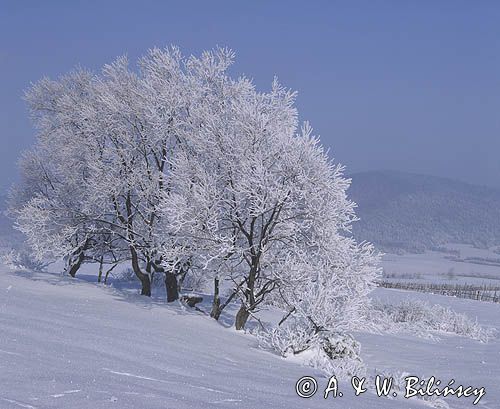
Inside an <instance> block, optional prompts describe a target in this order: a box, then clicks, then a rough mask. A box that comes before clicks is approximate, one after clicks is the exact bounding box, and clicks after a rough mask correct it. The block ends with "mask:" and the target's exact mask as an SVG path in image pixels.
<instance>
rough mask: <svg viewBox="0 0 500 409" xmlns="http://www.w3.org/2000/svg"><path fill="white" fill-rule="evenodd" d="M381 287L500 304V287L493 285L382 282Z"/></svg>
mask: <svg viewBox="0 0 500 409" xmlns="http://www.w3.org/2000/svg"><path fill="white" fill-rule="evenodd" d="M378 286H379V287H384V288H395V289H398V290H411V291H418V292H423V293H432V294H440V295H448V296H451V297H458V298H467V299H470V300H477V301H489V302H495V303H499V302H500V287H499V286H493V285H471V284H437V283H402V282H390V281H381V282H379V283H378Z"/></svg>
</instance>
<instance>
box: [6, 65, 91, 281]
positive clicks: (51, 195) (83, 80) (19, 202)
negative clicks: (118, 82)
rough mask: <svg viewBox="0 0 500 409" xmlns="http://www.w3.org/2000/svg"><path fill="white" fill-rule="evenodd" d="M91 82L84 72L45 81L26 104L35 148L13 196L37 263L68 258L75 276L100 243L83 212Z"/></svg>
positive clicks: (27, 156)
mask: <svg viewBox="0 0 500 409" xmlns="http://www.w3.org/2000/svg"><path fill="white" fill-rule="evenodd" d="M92 82H93V78H92V75H91V74H90V73H88V72H87V71H84V70H77V71H74V72H72V73H70V74H68V75H66V76H64V77H62V78H61V79H60V81H51V80H49V79H43V80H41V81H40V82H39V83H38V84H36V85H34V86H33V88H32V89H31V90H30V91H29V92H27V94H26V100H27V102H28V104H29V107H30V112H31V114H32V118H33V121H34V123H35V125H36V127H37V130H38V134H37V144H36V145H35V147H34V148H33V149H32V150H30V151H29V152H27V153H25V154H24V155H23V157H22V158H21V162H20V164H21V174H22V183H20V184H19V185H18V186H17V187H16V188H15V189H14V190H13V192H12V195H11V208H12V209H13V210H12V212H13V214H14V216H15V217H16V220H17V227H18V228H19V229H20V230H21V231H22V232H23V233H24V234H25V235H26V237H27V241H28V244H29V245H30V247H31V248H32V249H33V252H34V256H35V257H36V258H37V259H40V260H43V259H45V258H60V257H62V258H64V259H65V260H66V270H67V272H68V273H69V274H70V275H72V276H74V275H75V274H76V272H77V271H78V269H79V267H80V266H81V264H82V263H83V261H84V259H85V257H86V253H87V252H89V251H90V250H91V248H93V247H95V246H96V245H97V243H98V242H99V241H100V238H99V233H98V231H99V226H98V225H97V224H96V223H95V221H94V220H91V219H90V218H89V217H87V215H86V214H85V212H84V201H85V198H86V197H87V195H88V190H87V185H86V181H87V180H88V177H89V166H88V164H89V163H88V150H87V149H86V143H85V138H86V135H85V134H84V132H83V131H82V129H81V125H80V124H81V122H82V112H83V111H84V109H85V107H86V106H87V104H88V103H89V101H90V100H91V99H92V85H91V84H92Z"/></svg>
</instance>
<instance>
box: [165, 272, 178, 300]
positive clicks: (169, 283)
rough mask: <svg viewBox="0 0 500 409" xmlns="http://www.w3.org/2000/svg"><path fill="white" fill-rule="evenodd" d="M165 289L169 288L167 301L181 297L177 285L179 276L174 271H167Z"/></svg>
mask: <svg viewBox="0 0 500 409" xmlns="http://www.w3.org/2000/svg"><path fill="white" fill-rule="evenodd" d="M165 289H166V290H167V302H173V301H175V300H178V299H179V289H178V287H177V277H176V276H175V274H173V273H168V272H165Z"/></svg>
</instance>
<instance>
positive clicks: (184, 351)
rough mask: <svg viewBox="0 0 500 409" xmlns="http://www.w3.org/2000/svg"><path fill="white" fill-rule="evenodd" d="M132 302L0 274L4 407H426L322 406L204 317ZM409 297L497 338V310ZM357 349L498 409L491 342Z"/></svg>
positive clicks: (264, 356) (400, 295)
mask: <svg viewBox="0 0 500 409" xmlns="http://www.w3.org/2000/svg"><path fill="white" fill-rule="evenodd" d="M136 294H137V293H136V290H135V291H134V294H132V293H131V292H127V291H125V290H118V289H114V288H112V287H103V286H98V285H96V284H92V283H89V282H85V281H83V280H78V279H76V280H75V279H70V278H66V277H61V276H60V275H56V274H48V273H27V272H14V271H11V270H8V269H6V268H5V267H3V266H2V267H0V357H1V361H0V368H1V370H0V385H1V390H0V407H1V408H3V409H15V408H17V409H18V408H30V409H42V408H72V409H80V408H92V409H101V408H124V409H126V408H134V409H142V408H144V409H154V408H158V409H159V408H161V409H183V408H186V409H202V408H203V409H210V408H213V409H221V408H248V409H259V408H269V409H273V408H328V407H343V408H359V409H363V408H368V407H370V408H378V409H382V408H383V409H391V408H394V409H400V408H403V407H404V408H425V407H430V406H427V405H428V404H429V403H427V404H426V405H424V403H423V402H422V401H421V400H420V399H414V398H412V399H409V400H406V399H403V398H397V399H388V398H383V397H380V398H379V397H377V396H376V395H375V394H374V393H373V392H370V391H368V392H367V393H364V394H362V395H361V396H358V397H355V396H354V393H353V390H352V388H351V386H350V385H349V384H348V383H346V382H342V383H341V384H340V389H341V391H344V396H343V397H337V398H335V399H336V400H334V399H333V398H331V397H330V400H329V401H325V400H324V399H323V398H322V396H321V395H322V391H321V389H324V388H325V387H326V379H325V378H324V377H322V375H321V374H320V373H319V372H318V371H316V370H314V369H311V368H309V367H302V366H300V365H299V364H295V363H292V362H288V361H287V360H284V359H282V358H280V357H278V356H276V355H274V354H271V353H269V352H266V351H263V350H261V349H259V348H258V346H257V343H256V341H255V338H254V337H252V336H251V335H248V334H243V333H239V332H236V331H234V328H224V326H221V324H218V323H216V322H215V321H214V320H212V319H209V318H208V317H206V316H204V315H203V314H201V313H197V312H192V311H191V310H186V309H184V308H183V307H181V306H180V305H166V304H164V303H163V302H162V301H161V300H159V299H158V298H153V299H149V298H147V297H142V296H139V295H136ZM408 294H410V293H406V292H402V291H391V290H383V289H379V290H377V291H376V292H375V297H376V298H378V299H382V300H384V301H385V302H388V301H389V302H391V300H392V302H395V301H397V300H398V299H406V298H407V297H408ZM412 297H416V298H422V299H427V300H430V301H431V302H439V303H441V304H445V305H450V306H452V307H453V308H456V309H457V310H459V311H462V312H466V313H467V314H468V315H469V316H470V317H472V318H475V317H476V316H477V317H478V319H479V320H480V322H481V323H483V324H487V325H492V326H495V327H496V328H500V318H499V317H500V305H496V304H489V303H481V302H474V301H469V300H458V299H453V298H449V297H440V296H433V295H429V294H414V295H412ZM356 337H358V338H359V339H360V340H361V342H362V357H363V359H364V360H365V362H366V363H367V364H368V367H369V371H371V372H373V373H375V372H376V373H379V374H380V373H390V374H392V373H398V372H399V373H402V372H407V373H411V374H418V375H421V376H424V375H425V376H430V375H435V376H438V377H440V379H443V380H446V382H448V380H449V379H451V378H454V379H455V380H456V381H457V382H459V383H463V384H467V385H469V384H471V385H474V386H478V387H479V386H484V387H485V388H486V395H485V397H484V398H483V399H482V400H481V402H480V404H479V406H478V407H481V408H484V409H486V408H488V409H494V408H498V405H497V403H498V402H499V401H500V395H499V393H498V388H497V387H496V384H497V383H498V380H500V368H499V367H498V365H497V362H498V358H499V356H500V342H499V340H498V339H494V340H492V341H490V342H489V343H486V344H484V343H480V342H478V341H475V340H472V339H468V338H465V337H460V336H452V335H442V334H439V336H438V337H437V338H436V339H429V338H419V337H415V336H412V335H408V334H406V335H405V334H392V335H389V334H379V335H377V334H371V333H368V332H360V333H358V334H356ZM387 345H390V349H388V348H387ZM463 351H467V354H464V353H463ZM305 375H312V376H315V377H316V378H317V380H318V384H319V385H320V390H319V392H318V393H317V394H316V395H315V396H314V397H313V398H310V399H302V398H299V397H298V396H297V395H296V393H295V383H296V382H297V380H298V379H299V378H301V377H302V376H305ZM332 400H333V402H332ZM446 402H448V404H449V407H450V408H471V407H473V406H472V398H464V397H462V398H460V399H457V398H455V397H449V398H448V399H446ZM339 404H341V406H338V405H339ZM435 404H438V402H436V403H435ZM332 405H333V406H332ZM441 405H443V404H441ZM433 407H440V408H446V407H448V406H433Z"/></svg>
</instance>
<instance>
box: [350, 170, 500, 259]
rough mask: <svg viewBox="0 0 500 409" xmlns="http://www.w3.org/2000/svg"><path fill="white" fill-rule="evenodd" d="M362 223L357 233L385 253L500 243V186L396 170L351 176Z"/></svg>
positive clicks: (352, 195) (355, 229)
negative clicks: (447, 244)
mask: <svg viewBox="0 0 500 409" xmlns="http://www.w3.org/2000/svg"><path fill="white" fill-rule="evenodd" d="M350 177H351V178H352V185H351V188H350V189H349V193H350V197H351V199H352V200H354V201H355V202H356V203H357V204H358V209H357V214H358V216H359V217H360V219H361V220H360V221H359V222H357V223H355V225H354V227H353V232H354V235H355V237H357V238H358V239H361V240H368V241H372V242H373V243H375V244H377V245H378V247H379V248H381V249H382V250H384V251H394V250H401V249H404V250H407V251H412V252H421V251H423V250H426V249H432V248H435V247H439V246H440V245H442V244H444V243H450V242H453V243H464V244H472V245H474V246H476V247H485V246H494V245H499V244H500V189H494V188H489V187H483V186H475V185H470V184H467V183H463V182H459V181H455V180H450V179H444V178H438V177H433V176H424V175H416V174H410V173H402V172H394V171H374V172H363V173H357V174H353V175H351V176H350Z"/></svg>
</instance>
